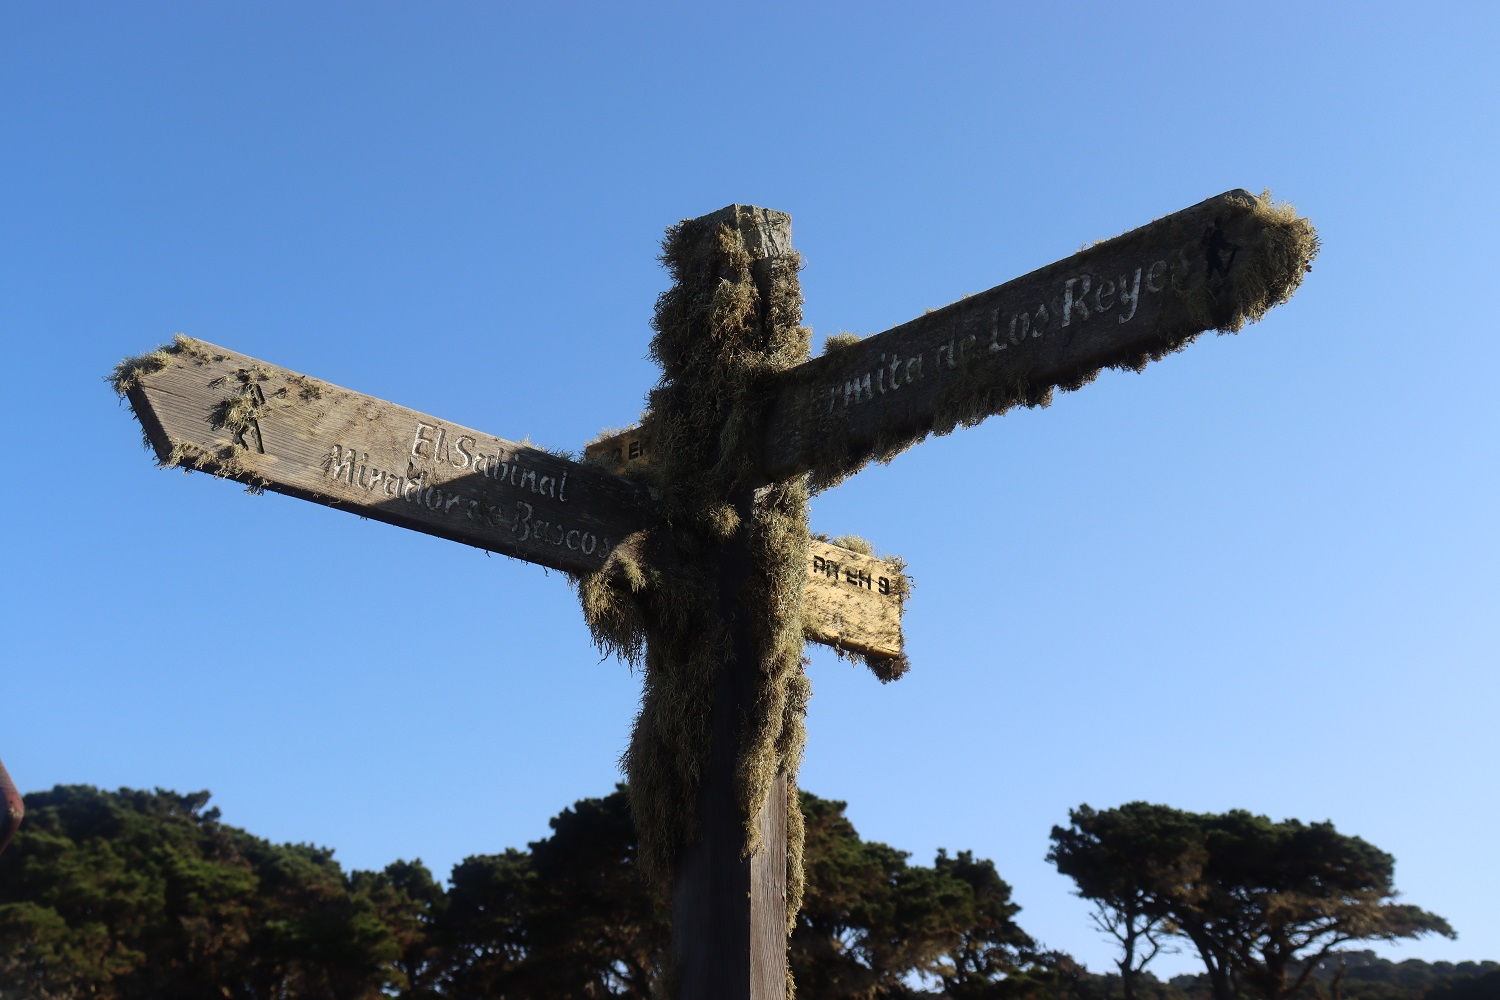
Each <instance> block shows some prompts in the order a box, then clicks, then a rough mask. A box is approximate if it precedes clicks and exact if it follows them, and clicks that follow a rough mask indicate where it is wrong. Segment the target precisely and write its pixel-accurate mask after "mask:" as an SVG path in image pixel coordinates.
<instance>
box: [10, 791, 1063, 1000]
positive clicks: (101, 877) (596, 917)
mask: <svg viewBox="0 0 1500 1000" xmlns="http://www.w3.org/2000/svg"><path fill="white" fill-rule="evenodd" d="M207 802H208V793H206V792H199V793H195V794H193V795H176V794H174V793H171V792H164V791H160V790H158V791H156V792H136V791H131V790H128V789H123V790H121V791H119V792H101V791H98V790H96V789H92V788H84V787H76V786H75V787H67V788H57V789H54V790H53V791H51V792H45V793H40V794H34V795H31V796H28V799H27V806H28V810H29V813H30V819H31V820H34V822H28V825H27V827H26V828H25V829H24V830H23V832H22V833H21V835H20V836H19V837H18V839H17V841H16V843H15V845H14V846H13V847H12V850H11V852H9V853H7V854H6V855H5V856H4V857H3V858H0V997H5V998H6V1000H10V998H11V997H20V998H25V1000H73V998H81V997H94V998H102V1000H147V998H150V1000H158V998H177V997H183V998H198V997H204V998H209V997H228V998H234V1000H239V998H244V1000H261V998H266V1000H271V998H275V1000H313V998H318V1000H322V998H330V1000H331V998H338V1000H366V998H375V997H398V998H401V1000H439V998H449V1000H493V998H504V997H523V998H533V997H536V998H543V997H545V998H548V1000H599V998H606V997H620V998H635V1000H646V998H648V997H651V996H652V995H654V994H653V991H654V990H659V987H660V984H661V981H662V975H663V972H664V970H663V969H662V967H661V965H662V958H663V956H665V955H666V954H667V953H668V944H669V936H670V927H669V922H668V906H667V903H666V901H665V898H664V896H663V895H662V894H661V891H660V889H659V887H658V886H657V884H656V883H655V882H653V881H652V880H649V879H646V878H644V877H642V875H641V872H640V870H639V865H638V845H637V841H636V835H635V830H634V827H633V825H632V823H631V818H630V808H629V803H628V796H627V792H626V791H625V789H624V788H623V787H621V788H619V789H617V790H616V791H615V792H613V793H612V794H610V795H608V796H605V797H603V798H595V799H584V800H581V801H579V802H576V803H575V804H574V805H573V806H572V807H570V808H568V809H565V810H564V811H563V812H562V813H560V814H559V815H558V816H556V817H554V818H553V819H552V821H551V828H552V829H551V834H550V835H549V836H548V837H546V838H545V839H543V840H540V841H537V842H535V843H533V844H531V845H529V849H528V850H526V851H520V850H507V851H504V852H502V853H499V854H492V855H477V856H474V857H470V858H466V859H465V860H464V861H463V862H462V863H460V864H458V865H456V866H455V867H454V869H453V873H452V880H451V885H450V886H449V887H448V888H446V889H445V888H444V887H443V886H442V885H440V884H439V883H438V882H437V881H436V880H434V878H433V877H432V874H431V873H430V872H429V871H428V870H427V869H426V868H425V867H424V866H423V865H422V864H421V863H420V862H413V861H397V862H395V863H393V864H391V865H388V866H387V867H386V868H385V869H384V870H383V871H380V872H354V873H352V874H348V875H346V874H345V873H343V872H342V871H341V870H340V868H339V866H338V864H337V863H336V862H335V861H334V860H333V854H332V852H331V851H329V850H327V849H325V848H319V847H312V846H309V845H305V844H303V845H273V844H270V843H267V842H266V841H264V840H261V839H259V838H256V837H253V836H251V835H250V834H248V833H245V832H244V831H242V830H237V829H235V828H233V827H229V826H225V825H223V824H221V823H220V822H219V820H218V814H217V811H216V810H212V809H206V808H205V807H206V805H207ZM801 805H802V810H801V812H803V813H805V817H806V823H807V830H808V840H807V852H806V857H807V865H808V895H807V905H806V907H805V908H804V909H803V911H802V913H801V915H800V916H799V917H798V918H797V924H796V928H795V932H794V933H793V935H792V939H791V952H790V964H791V966H792V968H793V969H794V970H795V973H796V975H797V977H798V978H799V980H800V981H801V982H802V984H803V986H802V989H803V995H805V996H811V997H817V998H820V1000H823V998H827V1000H840V998H850V1000H854V998H869V1000H873V998H880V997H892V998H894V997H914V996H927V995H931V994H925V993H920V992H917V991H916V990H915V989H914V987H913V986H912V985H911V984H912V983H913V982H915V981H918V980H920V981H924V982H926V983H928V984H929V985H933V986H940V987H941V988H942V989H943V990H944V992H945V994H946V995H948V996H951V997H965V998H968V997H989V996H999V995H1002V994H999V993H996V992H994V991H995V990H996V989H998V988H1000V987H1001V986H1003V984H1005V983H1006V982H1010V981H1013V989H1012V991H1011V992H1009V993H1005V994H1003V995H1005V996H1015V997H1028V996H1033V995H1034V996H1037V997H1041V996H1047V997H1052V996H1055V995H1056V994H1055V992H1053V991H1051V990H1052V986H1054V985H1055V984H1056V982H1057V976H1058V974H1059V973H1058V972H1057V969H1058V968H1059V966H1057V963H1056V962H1055V961H1052V960H1050V959H1048V958H1047V957H1045V956H1036V955H1033V954H1031V942H1030V939H1029V938H1028V937H1027V936H1026V935H1025V933H1024V932H1022V931H1021V929H1020V928H1019V927H1018V926H1017V925H1016V923H1015V919H1014V918H1015V914H1016V912H1017V909H1018V908H1017V906H1016V905H1015V904H1014V903H1012V902H1011V900H1010V887H1009V886H1008V885H1006V884H1005V882H1004V881H1002V880H1001V879H1000V877H999V875H998V874H997V873H996V872H995V869H994V866H993V865H992V864H991V863H990V862H988V861H985V860H983V859H977V858H975V857H973V855H972V854H970V853H969V852H967V851H961V852H959V853H958V854H956V855H951V856H950V855H949V854H947V853H946V852H939V853H938V856H937V858H936V859H935V861H934V863H933V864H932V865H931V866H922V865H914V864H911V863H910V861H909V859H908V857H907V855H906V854H905V853H904V852H902V851H898V850H895V849H894V848H891V847H889V846H887V845H885V844H879V843H873V842H869V841H864V840H861V839H860V837H859V835H858V833H857V832H856V831H855V829H854V827H853V825H852V824H851V823H850V822H849V820H848V819H847V817H846V816H845V815H844V804H843V803H841V802H830V801H827V800H824V799H819V798H817V797H816V796H813V795H808V794H806V793H802V795H801ZM1049 984H1050V985H1049ZM1032 987H1035V989H1036V990H1041V991H1042V992H1027V990H1029V989H1031V988H1032Z"/></svg>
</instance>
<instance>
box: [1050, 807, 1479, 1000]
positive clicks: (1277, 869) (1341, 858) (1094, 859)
mask: <svg viewBox="0 0 1500 1000" xmlns="http://www.w3.org/2000/svg"><path fill="white" fill-rule="evenodd" d="M1070 820H1071V825H1070V826H1069V827H1067V828H1064V827H1054V828H1053V830H1052V843H1053V847H1052V851H1051V852H1050V853H1049V854H1048V860H1050V861H1052V862H1053V863H1055V864H1056V865H1057V866H1058V870H1059V871H1061V872H1063V873H1064V874H1066V875H1069V876H1071V877H1072V878H1073V879H1074V881H1075V883H1076V884H1077V886H1078V892H1079V895H1081V896H1083V897H1084V898H1086V899H1090V900H1092V901H1094V903H1095V904H1096V906H1097V907H1098V911H1099V913H1100V915H1101V916H1100V924H1101V926H1104V927H1105V928H1106V930H1110V932H1111V933H1113V934H1114V935H1115V936H1116V937H1117V938H1118V939H1120V940H1121V941H1122V944H1125V943H1126V941H1127V937H1126V933H1127V932H1126V931H1125V930H1122V929H1128V928H1135V929H1137V931H1139V932H1140V933H1146V932H1147V931H1143V930H1141V929H1142V928H1146V929H1148V930H1149V929H1154V930H1156V931H1161V930H1165V931H1169V932H1171V933H1173V934H1176V935H1179V936H1181V937H1183V938H1186V939H1188V940H1189V941H1191V942H1192V944H1193V946H1194V948H1196V949H1197V951H1198V954H1199V956H1200V958H1201V959H1202V960H1203V963H1204V968H1205V970H1206V971H1207V975H1208V979H1209V985H1210V988H1211V990H1212V993H1213V996H1214V997H1215V998H1216V1000H1230V998H1233V997H1235V996H1237V995H1239V994H1240V993H1241V991H1248V992H1250V993H1251V994H1252V995H1254V996H1259V997H1266V998H1268V1000H1281V998H1284V997H1292V996H1296V995H1298V994H1299V993H1300V992H1301V991H1302V990H1303V988H1304V987H1307V986H1308V985H1309V984H1310V983H1311V982H1312V981H1313V980H1314V978H1315V977H1314V976H1313V972H1314V970H1315V968H1316V967H1317V965H1318V963H1319V962H1320V961H1321V960H1322V959H1324V958H1325V957H1327V956H1328V955H1330V954H1332V953H1333V952H1334V949H1336V948H1337V947H1338V946H1339V945H1342V944H1345V943H1347V942H1350V941H1362V940H1395V939H1397V938H1404V937H1417V936H1420V935H1422V934H1427V933H1438V934H1444V935H1447V936H1450V937H1451V936H1453V930H1452V928H1450V927H1449V926H1448V923H1447V921H1445V920H1443V918H1442V917H1439V916H1437V915H1435V914H1432V913H1428V912H1426V911H1424V910H1421V909H1418V908H1417V907H1415V906H1409V905H1405V904H1399V903H1396V902H1394V901H1393V900H1394V897H1395V894H1396V893H1395V889H1394V887H1393V885H1392V876H1393V870H1394V866H1395V861H1394V859H1393V858H1392V857H1391V856H1390V855H1389V854H1385V853H1384V852H1382V851H1380V850H1378V849H1377V848H1375V847H1374V846H1372V845H1371V844H1369V843H1367V842H1365V841H1363V840H1361V839H1359V838H1358V837H1350V836H1347V835H1344V834H1341V833H1339V832H1338V831H1337V830H1335V829H1334V827H1333V824H1331V823H1312V824H1304V823H1302V822H1300V821H1298V820H1284V821H1282V822H1280V823H1273V822H1272V821H1271V820H1269V819H1267V818H1266V817H1264V816H1256V815H1253V814H1251V813H1248V812H1245V811H1243V810H1235V811H1232V812H1228V813H1224V814H1221V815H1220V814H1197V813H1186V812H1181V811H1178V810H1175V809H1171V808H1169V807H1166V806H1156V805H1150V804H1147V803H1142V802H1135V803H1130V804H1128V805H1125V806H1121V807H1120V808H1118V809H1109V810H1104V811H1095V810H1093V809H1090V808H1089V807H1088V806H1086V805H1085V806H1080V807H1079V808H1078V809H1075V810H1073V811H1072V812H1071V813H1070ZM1126 947H1127V955H1128V945H1126ZM1129 964H1130V963H1128V962H1122V964H1121V969H1122V972H1123V971H1125V969H1126V967H1127V965H1129ZM1136 968H1139V965H1137V966H1136ZM1127 978H1128V977H1127Z"/></svg>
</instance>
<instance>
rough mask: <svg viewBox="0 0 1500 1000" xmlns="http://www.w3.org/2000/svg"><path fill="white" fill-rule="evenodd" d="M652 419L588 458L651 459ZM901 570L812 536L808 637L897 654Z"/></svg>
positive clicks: (608, 462) (604, 462) (588, 451)
mask: <svg viewBox="0 0 1500 1000" xmlns="http://www.w3.org/2000/svg"><path fill="white" fill-rule="evenodd" d="M650 442H651V425H650V422H649V421H647V422H646V423H643V424H641V425H640V426H638V427H631V428H628V429H626V430H623V431H620V432H619V433H617V434H612V435H610V436H608V437H604V438H600V439H599V440H597V441H595V442H593V443H591V444H589V445H588V446H586V447H585V448H584V455H585V457H586V458H587V460H588V461H589V462H590V463H592V464H596V465H599V466H600V467H601V468H604V469H606V470H609V471H612V472H616V473H623V472H624V471H625V469H627V468H628V467H630V466H632V465H637V464H644V463H646V462H649V461H650V458H651V445H650ZM903 579H904V576H903V574H902V572H901V568H900V567H899V566H898V565H897V564H895V563H893V562H891V561H889V560H886V559H879V558H876V557H873V556H867V555H863V554H861V553H859V552H855V551H853V550H852V549H846V548H844V547H842V546H838V545H834V544H833V543H831V542H826V541H822V540H820V539H817V538H814V539H813V540H812V541H811V543H810V544H809V546H808V559H807V588H806V590H805V591H803V597H804V600H805V602H806V612H807V613H806V620H805V622H804V626H803V628H804V631H805V634H806V636H807V639H808V641H810V642H816V643H821V644H822V645H825V646H832V647H834V648H835V649H847V650H849V651H851V652H855V653H862V654H865V655H870V656H881V657H897V656H900V655H901V651H902V648H903V638H902V634H901V614H902V611H903V607H904V601H903V600H902V598H903V596H904V595H902V594H901V593H899V587H900V586H901V581H902V580H903Z"/></svg>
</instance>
